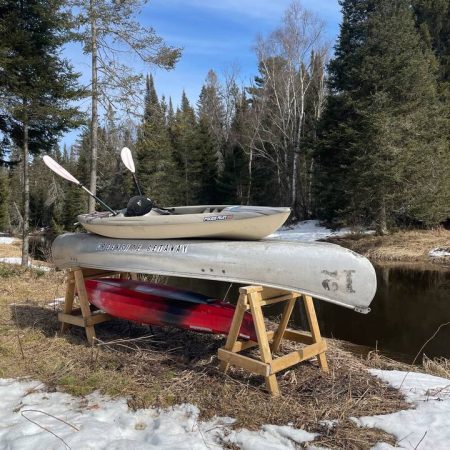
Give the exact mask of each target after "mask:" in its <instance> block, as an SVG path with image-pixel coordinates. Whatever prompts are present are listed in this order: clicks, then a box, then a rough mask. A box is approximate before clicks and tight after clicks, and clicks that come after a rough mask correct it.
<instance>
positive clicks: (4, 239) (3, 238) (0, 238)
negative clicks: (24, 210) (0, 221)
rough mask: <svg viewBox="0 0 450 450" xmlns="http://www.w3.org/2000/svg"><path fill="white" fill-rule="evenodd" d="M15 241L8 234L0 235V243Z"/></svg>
mask: <svg viewBox="0 0 450 450" xmlns="http://www.w3.org/2000/svg"><path fill="white" fill-rule="evenodd" d="M14 241H15V238H13V237H8V236H0V244H8V245H9V244H12V243H13V242H14Z"/></svg>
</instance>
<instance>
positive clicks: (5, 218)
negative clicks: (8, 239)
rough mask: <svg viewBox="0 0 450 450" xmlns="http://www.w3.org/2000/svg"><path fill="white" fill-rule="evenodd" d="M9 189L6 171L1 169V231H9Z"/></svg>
mask: <svg viewBox="0 0 450 450" xmlns="http://www.w3.org/2000/svg"><path fill="white" fill-rule="evenodd" d="M8 201H9V189H8V174H7V172H6V169H4V168H2V167H0V231H3V232H5V231H9V226H10V224H9V213H8Z"/></svg>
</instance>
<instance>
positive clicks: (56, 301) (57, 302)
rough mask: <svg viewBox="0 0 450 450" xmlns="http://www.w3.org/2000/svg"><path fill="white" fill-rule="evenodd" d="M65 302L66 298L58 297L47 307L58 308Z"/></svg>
mask: <svg viewBox="0 0 450 450" xmlns="http://www.w3.org/2000/svg"><path fill="white" fill-rule="evenodd" d="M65 300H66V299H65V298H64V297H58V298H55V299H54V300H53V301H51V302H50V303H47V306H52V307H56V306H59V305H60V304H61V303H64V301H65Z"/></svg>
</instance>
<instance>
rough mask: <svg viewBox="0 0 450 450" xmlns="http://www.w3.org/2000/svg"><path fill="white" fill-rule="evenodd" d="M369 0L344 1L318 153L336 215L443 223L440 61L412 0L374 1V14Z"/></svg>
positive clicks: (379, 221)
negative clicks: (427, 45)
mask: <svg viewBox="0 0 450 450" xmlns="http://www.w3.org/2000/svg"><path fill="white" fill-rule="evenodd" d="M362 3H364V2H358V4H357V3H356V2H354V1H348V0H346V1H344V2H343V3H342V4H343V6H344V8H343V9H344V22H343V26H342V27H341V39H340V41H339V44H338V49H337V51H336V58H335V59H334V61H333V63H332V64H331V65H330V70H331V87H332V88H333V94H332V95H331V96H330V98H329V99H328V109H327V113H326V115H325V118H324V122H323V127H324V132H323V135H322V143H321V148H320V150H319V153H318V155H319V161H320V164H321V166H320V168H319V170H320V177H321V184H320V189H321V190H323V192H322V193H321V200H322V202H323V203H325V205H326V206H325V209H328V213H329V216H328V217H330V216H331V217H338V218H339V217H340V218H343V219H345V220H346V221H347V222H348V221H352V220H353V221H356V222H363V221H367V220H369V221H370V220H372V221H374V222H375V223H376V225H377V228H378V230H379V232H381V233H384V232H386V230H387V226H388V225H389V224H390V223H392V222H393V221H394V220H397V221H398V220H420V221H422V222H423V223H426V224H432V223H436V222H437V221H439V220H441V219H442V216H443V214H444V209H445V206H444V203H443V200H444V197H443V195H444V194H443V192H442V187H443V184H444V181H445V179H444V178H443V175H444V173H445V172H444V168H445V166H446V164H447V163H446V160H445V152H446V149H447V148H448V147H446V142H445V138H443V137H442V130H443V127H444V126H445V123H443V121H442V119H441V114H440V111H439V103H438V101H437V95H436V80H435V77H434V74H433V72H432V68H433V57H432V55H431V54H430V52H428V51H427V50H426V49H424V46H423V45H422V43H421V41H420V38H419V35H418V33H417V30H416V28H415V24H414V18H413V15H412V12H411V9H410V7H409V2H408V1H406V0H395V1H388V0H379V1H369V2H367V3H366V5H365V6H366V9H365V10H364V9H360V7H361V6H362ZM356 6H358V8H356ZM346 13H347V16H346ZM353 31H354V32H355V34H354V35H353V34H352V32H353ZM349 52H350V54H349ZM349 74H350V75H351V77H350V76H349ZM327 186H328V187H327ZM436 202H437V203H438V204H439V206H438V207H437V208H435V207H433V208H432V207H430V205H431V204H433V203H434V204H436ZM427 205H428V206H427ZM333 209H334V211H333Z"/></svg>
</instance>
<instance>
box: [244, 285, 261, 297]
mask: <svg viewBox="0 0 450 450" xmlns="http://www.w3.org/2000/svg"><path fill="white" fill-rule="evenodd" d="M263 290H264V288H263V287H262V286H243V287H241V288H239V294H243V295H245V296H247V295H250V294H251V293H253V292H262V291H263Z"/></svg>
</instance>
